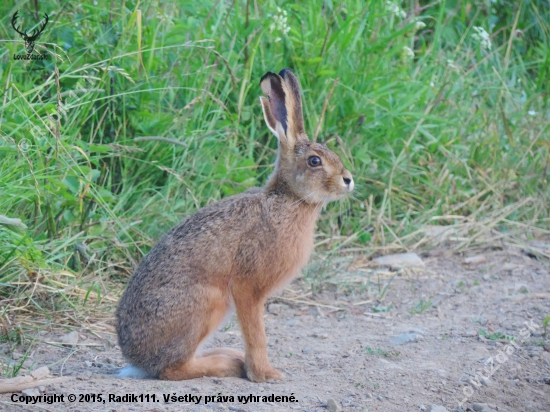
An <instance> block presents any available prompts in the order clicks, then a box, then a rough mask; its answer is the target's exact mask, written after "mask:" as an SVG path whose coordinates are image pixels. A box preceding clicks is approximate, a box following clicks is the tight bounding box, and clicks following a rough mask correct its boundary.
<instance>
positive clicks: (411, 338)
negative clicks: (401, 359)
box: [390, 333, 419, 345]
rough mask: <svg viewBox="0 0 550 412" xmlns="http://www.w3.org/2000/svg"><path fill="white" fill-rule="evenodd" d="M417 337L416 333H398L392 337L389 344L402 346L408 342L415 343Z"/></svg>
mask: <svg viewBox="0 0 550 412" xmlns="http://www.w3.org/2000/svg"><path fill="white" fill-rule="evenodd" d="M418 337H419V335H418V334H416V333H400V334H399V335H396V336H392V337H391V338H390V343H391V344H392V345H403V344H405V343H408V342H416V341H417V340H418Z"/></svg>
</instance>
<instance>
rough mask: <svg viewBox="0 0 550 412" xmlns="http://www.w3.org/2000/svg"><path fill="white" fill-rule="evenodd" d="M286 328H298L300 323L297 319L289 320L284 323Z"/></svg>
mask: <svg viewBox="0 0 550 412" xmlns="http://www.w3.org/2000/svg"><path fill="white" fill-rule="evenodd" d="M285 325H286V326H298V325H300V321H299V320H298V319H290V320H287V321H286V322H285Z"/></svg>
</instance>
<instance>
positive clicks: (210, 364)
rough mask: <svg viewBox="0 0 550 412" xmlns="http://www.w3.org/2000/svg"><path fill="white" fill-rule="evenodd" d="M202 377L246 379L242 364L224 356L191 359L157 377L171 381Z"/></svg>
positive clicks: (233, 358) (237, 360) (167, 369)
mask: <svg viewBox="0 0 550 412" xmlns="http://www.w3.org/2000/svg"><path fill="white" fill-rule="evenodd" d="M203 376H216V377H220V378H223V377H229V376H236V377H239V378H244V377H246V372H245V370H244V362H243V361H242V360H241V359H238V358H235V357H228V356H226V355H211V356H205V357H201V358H192V359H190V360H189V361H188V362H186V363H184V364H183V365H179V366H173V367H168V368H166V369H165V370H163V371H162V372H161V373H160V375H159V377H160V378H161V379H166V380H171V381H179V380H184V379H193V378H202V377H203Z"/></svg>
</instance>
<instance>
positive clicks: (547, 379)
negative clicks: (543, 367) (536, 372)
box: [542, 376, 550, 385]
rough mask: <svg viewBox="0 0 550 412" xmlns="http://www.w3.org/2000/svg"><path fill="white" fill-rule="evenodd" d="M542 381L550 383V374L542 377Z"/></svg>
mask: <svg viewBox="0 0 550 412" xmlns="http://www.w3.org/2000/svg"><path fill="white" fill-rule="evenodd" d="M542 381H543V382H544V383H545V384H547V385H550V376H545V377H544V378H542Z"/></svg>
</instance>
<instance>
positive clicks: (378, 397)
mask: <svg viewBox="0 0 550 412" xmlns="http://www.w3.org/2000/svg"><path fill="white" fill-rule="evenodd" d="M376 399H378V400H379V401H380V402H383V401H384V397H383V396H382V395H378V396H377V397H376Z"/></svg>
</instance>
